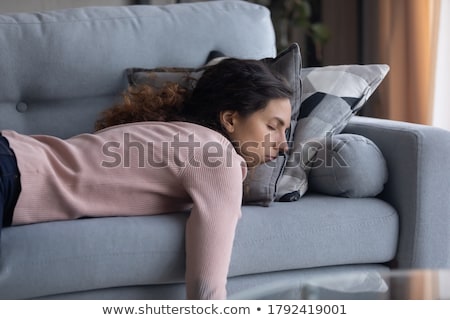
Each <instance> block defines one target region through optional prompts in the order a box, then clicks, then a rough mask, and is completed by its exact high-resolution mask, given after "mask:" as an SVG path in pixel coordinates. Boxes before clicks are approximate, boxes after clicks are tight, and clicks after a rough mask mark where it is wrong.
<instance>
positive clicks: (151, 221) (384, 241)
mask: <svg viewBox="0 0 450 320" xmlns="http://www.w3.org/2000/svg"><path fill="white" fill-rule="evenodd" d="M330 208H332V210H330ZM187 215H188V213H177V214H170V215H159V216H150V217H115V218H92V219H82V220H79V221H75V222H74V221H64V222H51V223H41V224H36V225H26V226H19V227H11V228H6V229H4V231H3V235H2V237H3V239H2V249H3V250H2V265H1V269H0V275H2V277H1V278H0V284H1V286H0V299H22V298H35V297H40V296H48V295H56V294H63V293H69V292H78V291H89V290H97V289H103V288H107V287H126V286H138V285H149V284H154V285H158V284H170V283H182V282H183V281H184V225H185V221H186V218H187ZM397 219H398V218H397V214H396V212H395V210H394V209H393V208H392V207H391V206H390V205H388V204H387V203H385V202H384V201H381V200H379V199H370V198H366V199H347V198H335V197H329V196H324V195H318V194H316V195H314V194H311V195H308V196H305V197H304V198H303V199H302V201H298V202H295V203H278V202H277V203H273V204H272V206H270V207H268V208H261V207H259V206H245V207H244V208H243V213H242V218H241V220H240V222H239V225H238V229H237V232H236V238H235V243H234V247H233V255H232V261H231V266H230V272H229V276H230V277H234V276H240V275H246V274H255V273H266V272H274V271H282V270H289V269H303V268H313V267H322V266H331V265H344V264H359V263H376V262H379V261H389V260H390V259H392V258H393V257H394V255H395V251H396V244H397V237H398V233H397V229H398V221H397ZM36 239H39V241H36ZM343 248H345V250H343ZM6 274H7V275H8V276H5V275H6ZM68 274H70V276H69V277H68V276H67V275H68Z"/></svg>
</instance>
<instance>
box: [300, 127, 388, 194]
mask: <svg viewBox="0 0 450 320" xmlns="http://www.w3.org/2000/svg"><path fill="white" fill-rule="evenodd" d="M313 145H314V147H315V148H316V149H317V152H316V153H315V155H314V157H312V159H311V162H310V172H309V178H308V180H309V188H310V190H311V191H314V192H320V193H324V194H328V195H331V196H341V197H348V198H362V197H375V196H376V195H378V194H379V193H380V192H381V191H382V190H383V187H384V184H385V183H386V181H387V179H388V169H387V165H386V161H385V159H384V157H383V154H382V153H381V151H380V149H379V148H378V147H377V146H376V145H375V143H373V142H372V141H371V140H369V139H367V138H365V137H363V136H359V135H355V134H338V135H334V136H333V135H328V136H327V137H325V138H322V139H320V140H317V141H314V142H313V143H310V147H313Z"/></svg>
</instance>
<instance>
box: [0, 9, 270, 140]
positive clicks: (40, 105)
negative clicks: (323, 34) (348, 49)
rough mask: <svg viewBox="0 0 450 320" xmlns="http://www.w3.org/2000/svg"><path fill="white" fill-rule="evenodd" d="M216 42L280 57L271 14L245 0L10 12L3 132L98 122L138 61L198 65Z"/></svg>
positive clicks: (0, 105)
mask: <svg viewBox="0 0 450 320" xmlns="http://www.w3.org/2000/svg"><path fill="white" fill-rule="evenodd" d="M211 50H220V51H222V52H224V53H225V54H227V55H230V56H234V57H239V58H255V59H260V58H264V57H273V56H275V55H276V49H275V36H274V31H273V26H272V22H271V19H270V12H269V11H268V10H267V9H266V8H265V7H262V6H258V5H255V4H251V3H248V2H244V1H209V2H199V3H187V4H174V5H166V6H151V5H140V6H121V7H85V8H78V9H66V10H59V11H51V12H41V13H17V14H5V15H0V130H1V129H13V130H16V131H18V132H21V133H26V134H52V135H56V136H60V137H63V138H66V137H69V136H72V135H75V134H78V133H82V132H91V131H92V130H93V126H94V122H95V119H96V118H97V117H98V115H99V113H100V112H101V110H103V109H105V108H108V107H110V106H112V105H113V104H114V103H115V102H116V101H117V99H118V97H120V93H121V92H122V91H123V90H124V89H125V88H126V86H127V82H126V76H125V72H124V71H125V69H126V68H129V67H144V68H152V67H163V66H174V67H197V66H200V65H202V64H203V63H204V62H205V60H206V58H207V56H208V54H209V52H210V51H211Z"/></svg>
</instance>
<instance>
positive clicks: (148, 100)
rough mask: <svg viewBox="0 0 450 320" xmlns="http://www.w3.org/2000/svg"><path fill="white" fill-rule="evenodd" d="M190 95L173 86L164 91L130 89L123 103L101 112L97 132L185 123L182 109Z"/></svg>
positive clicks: (96, 127)
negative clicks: (137, 125) (153, 123)
mask: <svg viewBox="0 0 450 320" xmlns="http://www.w3.org/2000/svg"><path fill="white" fill-rule="evenodd" d="M188 95H189V92H188V90H187V89H186V88H184V87H182V86H180V85H179V84H177V83H172V82H169V83H167V84H166V85H165V86H163V87H162V88H154V87H152V86H149V85H139V86H136V87H130V88H128V89H127V90H126V91H125V92H124V93H123V94H122V96H123V99H122V101H121V102H120V103H118V104H116V105H115V106H113V107H112V108H109V109H107V110H105V111H103V112H102V114H101V117H100V118H99V119H98V120H97V121H96V123H95V130H101V129H104V128H107V127H111V126H114V125H119V124H125V123H130V122H141V121H176V120H183V117H182V116H181V109H182V107H183V104H184V101H185V100H186V98H187V97H188Z"/></svg>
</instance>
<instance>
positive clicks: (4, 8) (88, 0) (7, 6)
mask: <svg viewBox="0 0 450 320" xmlns="http://www.w3.org/2000/svg"><path fill="white" fill-rule="evenodd" d="M131 2H132V1H130V0H32V1H31V0H1V1H0V13H9V12H33V11H45V10H57V9H65V8H75V7H84V6H120V5H126V4H129V3H131Z"/></svg>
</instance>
